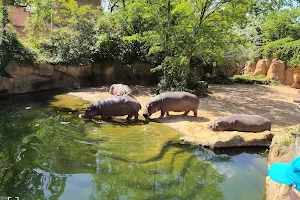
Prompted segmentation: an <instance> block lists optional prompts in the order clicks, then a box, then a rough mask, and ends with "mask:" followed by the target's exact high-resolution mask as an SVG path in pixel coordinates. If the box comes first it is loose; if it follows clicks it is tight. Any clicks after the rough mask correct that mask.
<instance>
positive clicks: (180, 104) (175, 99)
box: [143, 92, 199, 119]
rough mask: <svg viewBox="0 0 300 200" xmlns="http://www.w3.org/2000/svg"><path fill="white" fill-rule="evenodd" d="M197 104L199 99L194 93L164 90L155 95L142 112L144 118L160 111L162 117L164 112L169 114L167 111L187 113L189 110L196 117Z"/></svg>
mask: <svg viewBox="0 0 300 200" xmlns="http://www.w3.org/2000/svg"><path fill="white" fill-rule="evenodd" d="M198 106H199V99H198V97H197V96H196V95H194V94H191V93H188V92H164V93H161V94H159V95H157V96H155V97H154V98H153V99H152V100H151V101H150V102H149V103H148V104H147V105H146V110H145V111H144V113H143V116H144V117H145V119H149V118H150V116H151V115H152V114H153V113H155V112H157V111H159V110H160V111H161V115H160V118H163V117H164V115H165V113H167V115H169V111H174V112H184V114H183V115H187V114H188V113H189V112H190V111H193V112H194V116H195V117H197V109H198Z"/></svg>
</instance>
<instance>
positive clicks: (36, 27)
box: [26, 0, 100, 64]
mask: <svg viewBox="0 0 300 200" xmlns="http://www.w3.org/2000/svg"><path fill="white" fill-rule="evenodd" d="M31 3H32V4H33V5H34V7H33V9H32V17H31V18H30V20H29V22H28V24H27V29H28V30H29V33H30V34H29V35H30V37H29V38H28V39H27V40H26V43H27V44H29V46H30V47H31V48H33V50H34V51H35V52H37V53H38V60H39V61H47V62H50V63H66V64H85V63H90V62H91V61H92V60H93V53H92V50H93V45H94V44H95V43H96V38H95V26H96V20H97V19H96V16H97V15H98V14H99V12H100V11H97V10H95V9H93V8H92V7H91V6H81V7H79V6H78V4H77V1H75V0H70V1H66V0H59V1H58V2H54V1H51V0H43V1H38V2H35V1H31ZM41 21H43V23H42V22H41ZM41 23H42V25H41Z"/></svg>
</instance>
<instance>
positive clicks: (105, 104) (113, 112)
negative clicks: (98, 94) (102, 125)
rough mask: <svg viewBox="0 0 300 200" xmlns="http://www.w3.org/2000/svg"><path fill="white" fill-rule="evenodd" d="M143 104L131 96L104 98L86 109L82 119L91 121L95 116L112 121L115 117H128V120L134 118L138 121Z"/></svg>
mask: <svg viewBox="0 0 300 200" xmlns="http://www.w3.org/2000/svg"><path fill="white" fill-rule="evenodd" d="M140 109H141V104H140V103H139V102H138V101H137V100H135V99H134V98H132V97H130V96H117V97H112V98H104V99H101V100H99V101H97V102H95V103H93V104H91V105H90V106H89V107H88V108H86V109H85V113H84V114H83V115H82V116H81V117H82V118H88V119H91V118H93V117H95V116H101V118H102V119H110V118H111V117H115V116H125V115H128V117H127V118H126V120H129V119H131V118H132V117H133V116H134V119H135V120H138V112H139V110H140Z"/></svg>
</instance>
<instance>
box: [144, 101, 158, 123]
mask: <svg viewBox="0 0 300 200" xmlns="http://www.w3.org/2000/svg"><path fill="white" fill-rule="evenodd" d="M159 110H160V108H159V106H158V105H155V104H154V103H148V104H147V105H146V110H145V111H144V113H143V116H144V117H145V119H149V117H150V116H151V115H152V114H153V113H155V112H157V111H159Z"/></svg>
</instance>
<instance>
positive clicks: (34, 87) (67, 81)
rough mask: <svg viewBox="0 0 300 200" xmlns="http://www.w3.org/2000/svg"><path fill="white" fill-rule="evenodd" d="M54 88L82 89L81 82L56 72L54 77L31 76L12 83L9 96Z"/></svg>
mask: <svg viewBox="0 0 300 200" xmlns="http://www.w3.org/2000/svg"><path fill="white" fill-rule="evenodd" d="M54 88H72V89H78V88H80V83H79V81H78V80H77V79H76V78H74V77H73V76H71V75H69V74H65V73H62V72H59V71H56V70H54V71H53V76H40V75H37V74H30V75H27V76H22V77H19V78H17V79H14V80H13V81H11V84H10V88H9V89H8V92H7V93H9V94H16V93H26V92H33V91H41V90H48V89H54Z"/></svg>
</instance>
